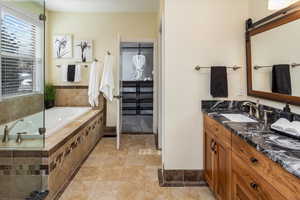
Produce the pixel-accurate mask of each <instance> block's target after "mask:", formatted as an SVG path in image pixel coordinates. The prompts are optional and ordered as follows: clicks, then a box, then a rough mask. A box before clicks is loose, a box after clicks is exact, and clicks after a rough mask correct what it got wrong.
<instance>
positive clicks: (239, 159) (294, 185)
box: [204, 115, 300, 200]
mask: <svg viewBox="0 0 300 200" xmlns="http://www.w3.org/2000/svg"><path fill="white" fill-rule="evenodd" d="M204 162H205V164H204V168H205V169H204V178H205V179H206V181H207V183H208V185H209V187H210V189H211V190H212V191H213V192H214V194H215V196H216V198H217V199H218V200H300V179H299V178H297V177H295V176H294V175H292V174H290V173H288V172H287V171H286V170H284V169H283V168H282V167H281V166H280V165H279V164H277V163H275V162H273V161H272V160H270V159H269V158H268V157H267V156H265V155H264V154H262V153H261V152H259V151H257V150H256V149H255V148H254V147H252V146H250V145H249V144H248V143H247V142H245V141H244V140H242V139H241V138H240V137H239V136H237V135H235V134H234V133H231V132H230V131H229V130H228V129H226V128H225V127H224V126H223V125H222V124H220V123H219V122H217V121H215V120H214V119H212V118H210V117H209V116H208V115H204Z"/></svg>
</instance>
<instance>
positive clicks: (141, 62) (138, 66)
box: [132, 55, 146, 80]
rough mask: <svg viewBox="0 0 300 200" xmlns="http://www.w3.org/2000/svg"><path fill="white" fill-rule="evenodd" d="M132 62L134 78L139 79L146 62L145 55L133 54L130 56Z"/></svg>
mask: <svg viewBox="0 0 300 200" xmlns="http://www.w3.org/2000/svg"><path fill="white" fill-rule="evenodd" d="M132 62H133V64H134V66H135V77H134V78H135V79H136V80H141V79H142V77H143V72H144V66H145V64H146V57H145V56H144V55H135V56H133V58H132Z"/></svg>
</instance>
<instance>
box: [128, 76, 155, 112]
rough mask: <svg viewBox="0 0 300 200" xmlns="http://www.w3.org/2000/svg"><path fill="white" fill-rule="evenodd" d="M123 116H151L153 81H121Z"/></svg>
mask: <svg viewBox="0 0 300 200" xmlns="http://www.w3.org/2000/svg"><path fill="white" fill-rule="evenodd" d="M122 88H123V91H122V96H123V98H122V110H123V115H153V81H122Z"/></svg>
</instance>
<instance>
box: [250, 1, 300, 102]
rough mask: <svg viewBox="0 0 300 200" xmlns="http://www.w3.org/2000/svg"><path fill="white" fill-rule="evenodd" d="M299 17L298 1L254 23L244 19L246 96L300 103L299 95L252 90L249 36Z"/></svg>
mask: <svg viewBox="0 0 300 200" xmlns="http://www.w3.org/2000/svg"><path fill="white" fill-rule="evenodd" d="M298 19H300V2H297V3H294V4H292V5H290V6H289V7H287V8H284V9H282V10H279V11H277V12H275V13H274V14H272V15H270V16H268V17H265V18H263V19H261V20H259V21H257V22H255V23H252V19H248V20H247V21H246V62H247V92H248V96H253V97H259V98H264V99H269V100H274V101H279V102H284V103H289V104H294V105H300V97H296V96H290V95H285V94H279V93H272V92H263V91H257V90H253V87H252V83H253V79H252V70H253V68H252V54H251V37H253V36H255V35H257V34H259V33H263V32H265V31H269V30H271V29H273V28H276V27H279V26H282V25H284V24H287V23H289V22H293V21H295V20H298Z"/></svg>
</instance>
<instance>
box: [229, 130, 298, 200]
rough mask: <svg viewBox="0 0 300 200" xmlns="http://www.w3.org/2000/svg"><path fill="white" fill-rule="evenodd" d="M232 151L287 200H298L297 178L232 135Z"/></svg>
mask: <svg viewBox="0 0 300 200" xmlns="http://www.w3.org/2000/svg"><path fill="white" fill-rule="evenodd" d="M232 151H233V152H235V153H236V154H237V156H239V157H240V158H241V159H242V160H244V163H245V165H247V166H249V167H250V168H251V169H252V170H253V171H254V172H255V173H257V174H259V175H260V176H262V177H263V178H264V179H265V180H266V181H267V182H268V183H270V184H271V185H272V186H273V187H274V188H275V189H276V190H278V191H279V192H280V193H281V194H282V195H283V196H285V197H286V198H287V199H289V200H300V179H299V178H297V177H295V176H293V175H292V174H290V173H288V172H287V171H285V170H284V169H283V168H282V167H281V166H279V165H278V164H277V163H275V162H273V161H272V160H270V159H269V158H267V157H266V156H265V155H263V154H262V153H260V152H258V151H257V150H256V149H255V148H253V147H252V146H250V145H249V144H248V143H246V142H245V141H243V140H242V139H241V138H240V137H238V136H236V135H234V134H233V135H232Z"/></svg>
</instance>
